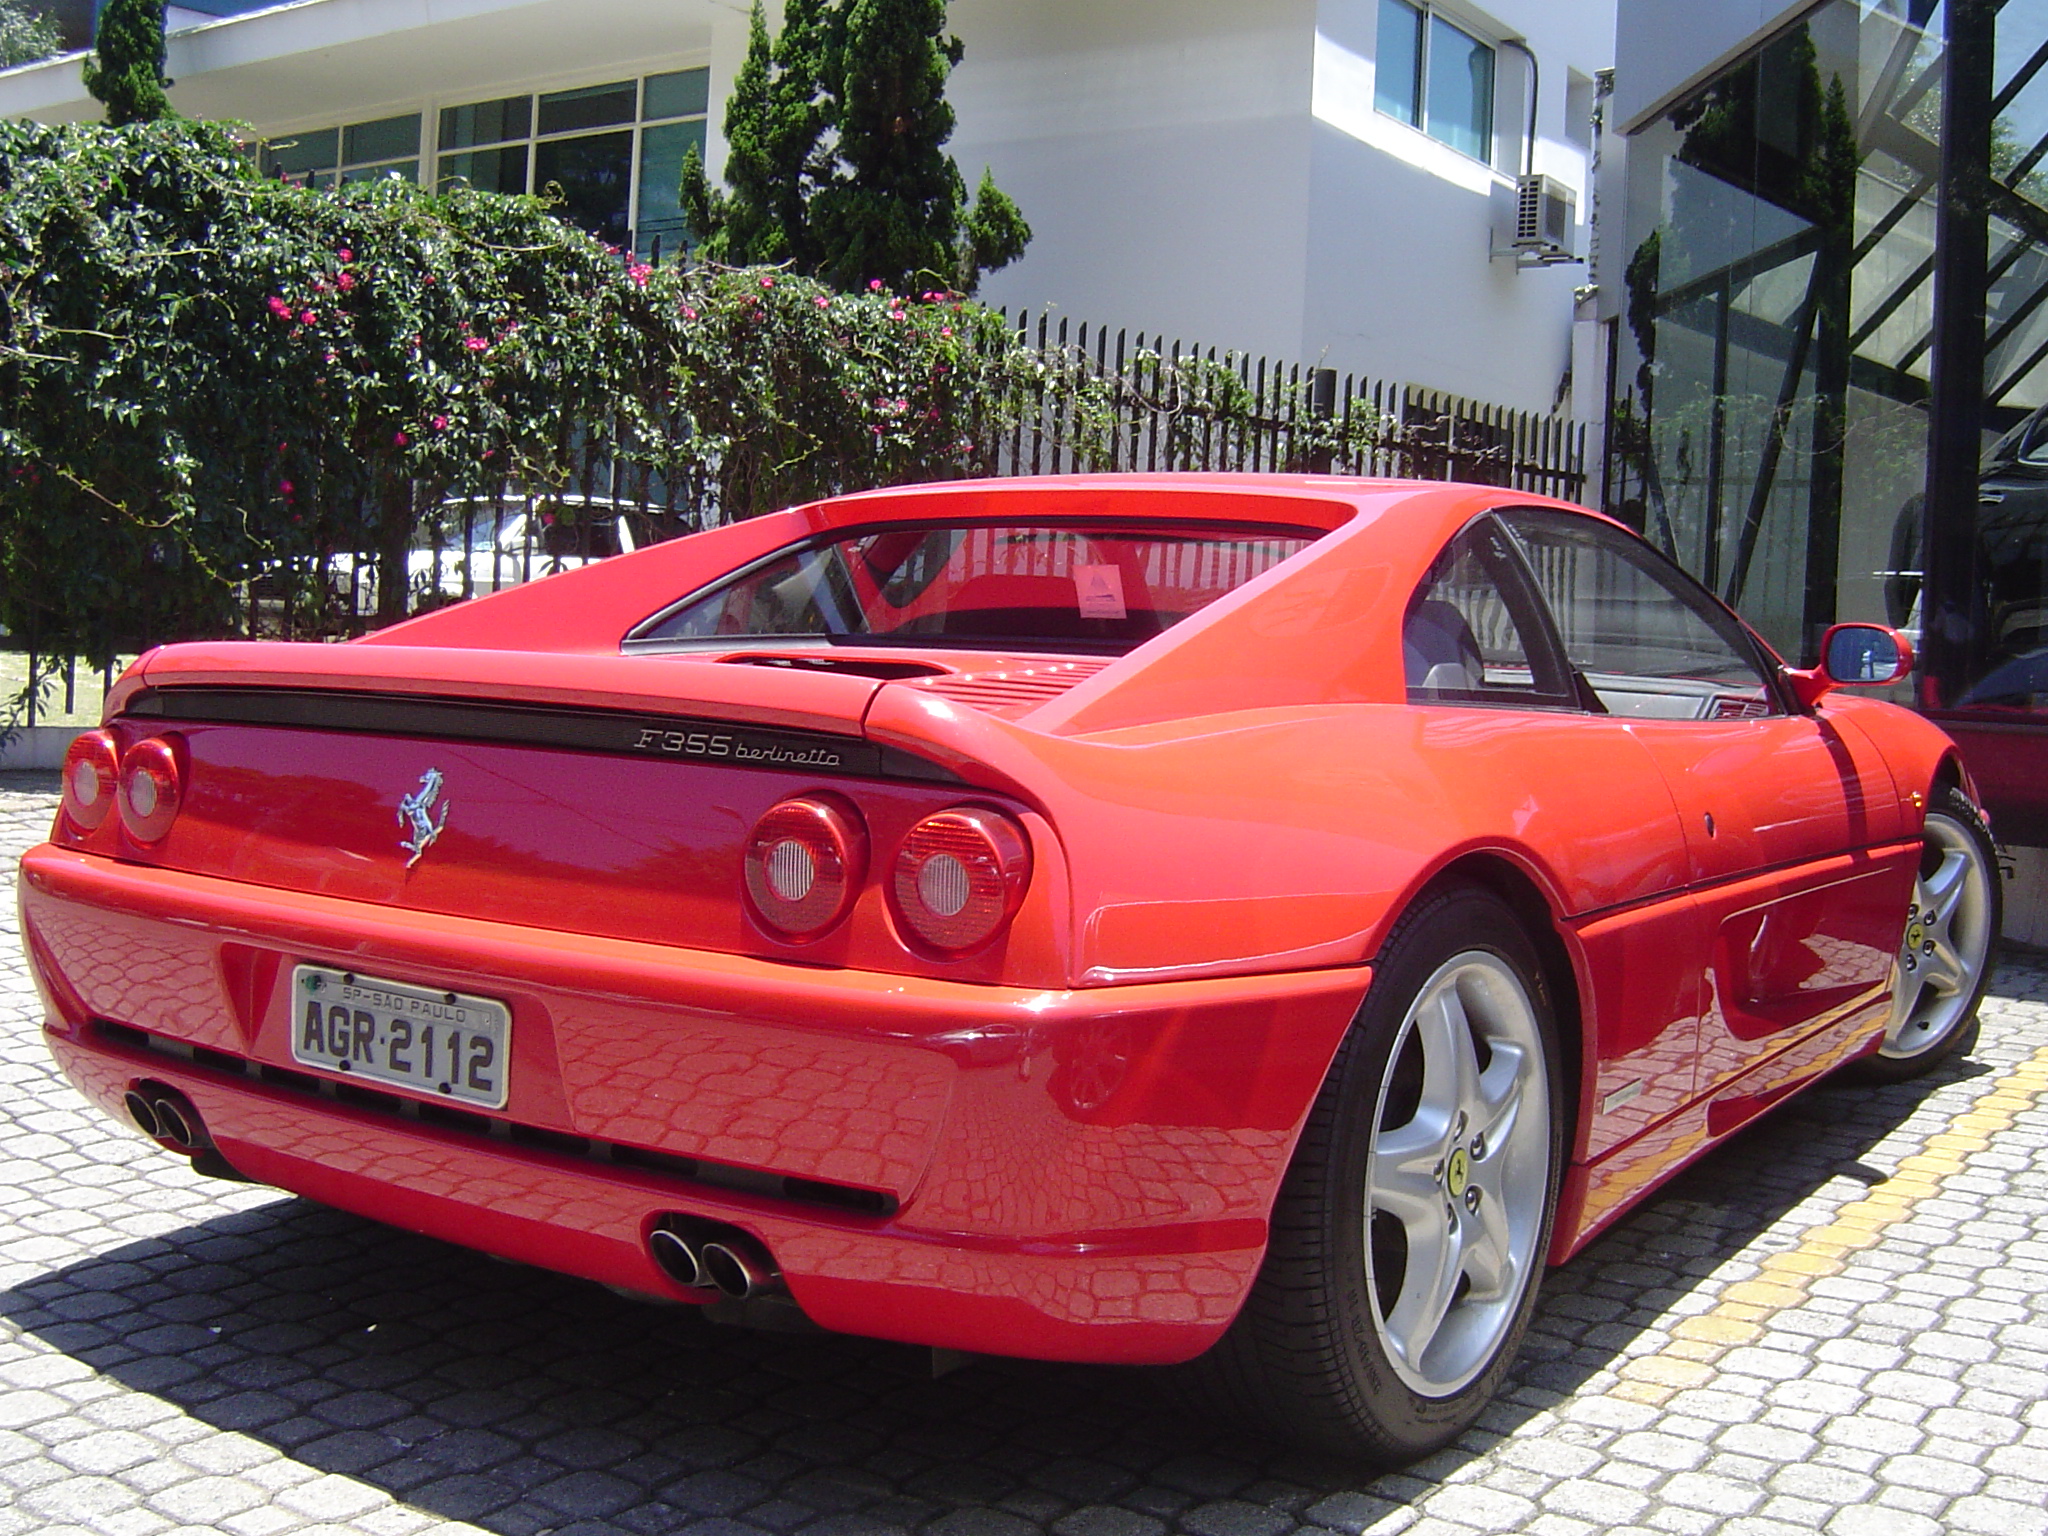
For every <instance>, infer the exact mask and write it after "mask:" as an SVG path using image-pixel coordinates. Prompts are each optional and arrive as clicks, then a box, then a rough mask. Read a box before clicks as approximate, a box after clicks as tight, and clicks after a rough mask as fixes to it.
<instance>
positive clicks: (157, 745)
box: [121, 736, 181, 843]
mask: <svg viewBox="0 0 2048 1536" xmlns="http://www.w3.org/2000/svg"><path fill="white" fill-rule="evenodd" d="M180 794H181V789H180V786H179V782H178V759H177V755H176V754H175V753H173V752H172V751H171V744H170V743H169V742H167V741H165V740H164V739H163V738H162V737H160V736H152V737H150V738H149V740H147V741H138V742H137V743H135V745H134V746H132V747H130V748H129V749H128V751H127V753H126V754H125V755H124V756H123V757H122V759H121V825H122V826H124V827H126V828H127V829H128V835H129V836H130V837H132V838H134V839H135V840H136V841H137V842H139V843H153V842H155V841H157V840H158V839H159V838H161V837H162V836H163V835H164V834H165V833H166V832H168V831H170V830H171V823H172V822H173V821H175V820H176V819H177V816H178V800H179V796H180Z"/></svg>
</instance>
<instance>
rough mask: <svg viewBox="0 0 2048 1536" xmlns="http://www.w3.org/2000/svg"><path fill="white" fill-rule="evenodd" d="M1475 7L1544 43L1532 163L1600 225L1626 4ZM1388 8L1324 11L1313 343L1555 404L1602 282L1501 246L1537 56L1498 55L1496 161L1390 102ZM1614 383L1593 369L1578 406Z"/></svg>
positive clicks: (1488, 395) (1310, 288)
mask: <svg viewBox="0 0 2048 1536" xmlns="http://www.w3.org/2000/svg"><path fill="white" fill-rule="evenodd" d="M1461 11H1462V15H1460V14H1459V13H1452V14H1453V15H1454V16H1456V17H1457V19H1461V20H1468V21H1469V22H1470V24H1471V25H1472V28H1473V30H1474V31H1475V32H1477V33H1478V34H1479V35H1481V36H1482V37H1487V38H1490V39H1493V40H1496V41H1499V40H1505V39H1508V38H1520V39H1523V40H1525V41H1526V42H1527V44H1528V46H1529V48H1530V49H1531V50H1532V51H1533V52H1534V53H1535V54H1536V57H1537V61H1538V74H1537V133H1536V142H1535V146H1534V152H1533V156H1531V157H1530V159H1531V160H1532V161H1533V165H1534V168H1535V169H1536V170H1537V171H1540V172H1543V173H1545V174H1547V175H1550V176H1553V177H1555V178H1557V179H1558V180H1559V181H1561V182H1563V183H1564V184H1565V185H1567V186H1569V187H1570V188H1571V189H1572V190H1573V192H1574V194H1575V195H1576V198H1577V203H1578V210H1579V217H1580V219H1581V221H1583V220H1584V219H1585V217H1586V215H1587V213H1588V212H1589V210H1590V207H1591V197H1590V188H1589V186H1588V178H1587V166H1588V153H1589V141H1590V130H1589V128H1588V126H1587V124H1588V122H1589V121H1590V117H1589V114H1590V108H1591V104H1592V95H1591V85H1592V81H1593V77H1594V75H1595V73H1596V72H1597V71H1599V70H1601V69H1604V68H1606V67H1608V64H1609V62H1610V48H1611V42H1612V37H1613V16H1614V7H1613V3H1612V0H1516V3H1513V4H1497V5H1496V7H1495V9H1493V10H1492V11H1490V12H1487V13H1480V12H1477V11H1472V10H1470V9H1467V8H1462V7H1461ZM1377 21H1378V0H1321V3H1320V4H1319V6H1318V16H1317V33H1316V39H1315V48H1316V59H1317V67H1316V82H1315V92H1314V100H1313V107H1314V115H1315V118H1316V136H1315V146H1314V158H1313V169H1312V173H1311V176H1312V192H1311V197H1310V206H1311V208H1312V210H1313V213H1312V217H1311V220H1310V224H1309V229H1308V259H1309V272H1310V275H1309V280H1308V284H1307V295H1308V296H1307V302H1306V304H1305V306H1304V312H1303V317H1302V345H1303V347H1304V348H1308V347H1315V348H1317V349H1318V350H1319V352H1320V354H1321V356H1322V357H1323V358H1324V360H1326V361H1327V362H1328V363H1330V364H1331V365H1333V366H1336V367H1338V368H1340V369H1347V370H1348V369H1353V368H1363V369H1367V370H1370V371H1372V372H1373V373H1375V374H1377V375H1380V376H1383V377H1390V378H1393V379H1395V380H1398V381H1400V382H1403V383H1413V384H1423V385H1427V386H1430V387H1432V388H1436V389H1444V390H1449V391H1451V392H1453V393H1457V394H1463V395H1470V396H1475V397H1477V398H1479V399H1483V400H1486V401H1489V402H1492V403H1497V404H1501V405H1509V406H1514V407H1516V408H1517V409H1521V410H1531V411H1548V410H1550V409H1552V408H1553V405H1555V404H1557V403H1559V402H1560V400H1561V399H1563V398H1565V397H1564V396H1563V394H1562V386H1563V384H1564V382H1565V379H1566V376H1567V373H1568V371H1569V370H1570V368H1571V359H1572V328H1573V324H1574V307H1575V306H1574V302H1573V297H1572V291H1573V289H1574V288H1575V287H1576V286H1577V285H1579V284H1582V283H1584V282H1586V281H1587V278H1586V269H1585V267H1584V266H1583V265H1561V266H1555V267H1549V268H1544V269H1532V270H1517V268H1516V265H1515V262H1514V260H1513V259H1512V257H1507V256H1502V257H1498V258H1496V257H1494V256H1493V255H1492V251H1493V249H1494V247H1495V240H1496V232H1497V223H1498V220H1499V218H1500V216H1501V210H1500V202H1499V200H1500V199H1501V198H1502V197H1503V196H1506V195H1508V194H1509V193H1510V192H1511V191H1512V187H1513V178H1514V176H1515V174H1516V173H1518V172H1519V171H1520V170H1521V169H1522V167H1523V165H1524V163H1525V141H1526V138H1527V133H1528V115H1529V96H1528V92H1529V87H1530V74H1529V66H1528V61H1527V59H1526V58H1525V57H1524V56H1523V55H1522V54H1521V53H1520V52H1519V51H1518V50H1516V49H1514V48H1511V47H1505V46H1504V47H1501V48H1500V49H1499V50H1498V52H1497V55H1496V60H1495V113H1494V130H1495V131H1494V152H1493V163H1492V165H1491V166H1490V167H1489V166H1486V165H1482V164H1480V163H1479V162H1478V161H1476V160H1473V159H1471V158H1470V157H1468V156H1465V155H1461V154H1459V153H1458V152H1457V151H1455V150H1452V149H1450V148H1448V147H1446V146H1444V145H1442V144H1439V143H1437V142H1436V141H1435V140H1433V139H1431V138H1429V137H1427V136H1426V135H1424V134H1422V133H1419V132H1417V131H1416V130H1415V129H1413V128H1410V127H1408V126H1407V125H1406V124H1404V123H1401V122H1398V121H1396V120H1395V119H1393V118H1390V117H1388V116H1386V115H1385V114H1384V113H1381V112H1378V111H1376V110H1375V109H1374V107H1373V84H1374V73H1375V71H1374V60H1375V58H1376V57H1377V52H1378V48H1377V42H1378V39H1377ZM1503 243H1504V242H1503ZM1578 249H1579V250H1580V251H1581V252H1582V253H1583V251H1584V249H1585V230H1584V228H1583V222H1582V227H1581V229H1580V230H1579V232H1578ZM1597 396H1598V381H1589V383H1588V387H1583V388H1577V389H1575V390H1574V391H1573V392H1572V394H1571V395H1570V396H1569V401H1570V403H1571V404H1573V405H1574V406H1576V407H1577V408H1578V411H1579V413H1580V414H1581V415H1584V416H1587V417H1590V416H1592V415H1594V414H1596V407H1597Z"/></svg>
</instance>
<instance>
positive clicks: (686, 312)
mask: <svg viewBox="0 0 2048 1536" xmlns="http://www.w3.org/2000/svg"><path fill="white" fill-rule="evenodd" d="M683 318H684V319H685V320H694V319H696V318H697V311H695V310H694V309H692V308H690V306H689V305H687V304H685V305H684V306H683Z"/></svg>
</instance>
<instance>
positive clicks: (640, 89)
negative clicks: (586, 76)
mask: <svg viewBox="0 0 2048 1536" xmlns="http://www.w3.org/2000/svg"><path fill="white" fill-rule="evenodd" d="M692 73H702V74H703V75H704V77H705V100H704V104H703V106H702V107H700V108H699V109H697V110H696V111H694V112H671V113H665V114H663V115H661V116H658V117H652V116H649V115H648V114H649V110H650V105H649V100H648V98H649V96H650V95H651V94H652V93H651V91H650V89H649V82H651V81H654V80H660V79H664V78H666V77H668V76H671V75H686V74H692ZM607 86H611V87H629V88H630V89H631V92H632V97H633V109H632V115H631V116H630V117H628V118H626V119H624V120H622V121H619V122H614V123H600V124H592V125H587V126H583V127H574V128H555V129H543V128H542V126H541V113H542V103H543V102H545V101H546V100H547V99H548V98H550V97H569V96H574V95H576V94H578V93H581V92H590V91H598V90H602V89H604V88H605V87H607ZM520 97H524V98H525V100H526V128H525V132H524V133H521V134H515V135H512V136H510V137H503V138H477V139H474V140H472V141H471V142H468V143H462V144H448V145H444V144H443V143H442V142H441V140H442V137H443V134H442V126H441V125H442V115H443V114H444V113H448V112H459V111H461V110H463V109H464V108H466V107H479V106H487V105H491V104H494V103H496V102H500V101H511V100H516V99H518V98H520ZM432 116H433V124H434V129H433V140H434V150H433V155H432V162H433V180H432V183H431V184H432V186H433V187H434V189H435V190H436V191H440V190H442V189H443V187H444V183H446V182H448V181H450V180H451V179H452V178H451V177H449V176H447V175H445V174H444V173H443V171H442V169H441V167H442V163H443V162H444V161H446V160H450V159H453V158H455V157H457V156H462V155H475V154H483V153H488V152H490V151H494V150H508V149H519V150H522V151H524V154H525V183H526V185H525V187H524V188H523V189H522V190H523V191H525V192H527V193H529V194H531V193H534V192H537V191H539V190H540V186H539V185H538V184H537V183H539V177H540V148H541V146H542V145H543V144H561V143H567V142H570V141H572V140H576V139H593V138H601V137H603V136H605V135H607V134H616V133H624V134H626V135H628V136H629V143H628V145H627V150H626V154H627V164H628V186H629V196H628V197H627V201H626V230H627V238H628V240H629V241H631V242H632V243H633V245H634V246H635V248H636V249H639V248H640V247H641V246H642V245H643V244H644V243H645V242H644V241H643V239H642V235H643V230H642V224H643V220H642V218H641V205H642V201H643V198H644V193H645V187H644V182H645V180H646V178H645V176H644V174H643V172H644V170H645V163H644V157H645V154H646V136H647V132H648V130H650V129H661V128H674V127H683V126H687V125H690V124H698V125H701V127H702V131H703V134H704V142H705V144H706V146H707V147H708V145H709V143H710V134H711V102H710V68H709V66H708V65H705V64H686V65H683V66H681V67H680V68H676V69H656V70H650V71H646V72H644V73H639V74H632V75H628V76H626V77H625V78H623V79H614V80H593V81H586V82H584V83H582V84H576V85H571V84H565V83H557V84H555V85H554V87H553V88H552V89H542V88H540V87H538V86H536V87H534V88H531V89H528V90H524V91H513V92H511V93H509V94H508V95H505V96H493V97H488V98H486V99H485V100H482V101H447V102H437V103H436V104H435V106H434V108H433V113H432ZM656 233H657V234H659V233H661V232H660V231H657V232H656ZM678 236H679V242H680V241H681V240H682V238H683V236H682V232H681V231H678ZM642 254H645V252H644V251H643V252H642Z"/></svg>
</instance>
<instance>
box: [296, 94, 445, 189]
mask: <svg viewBox="0 0 2048 1536" xmlns="http://www.w3.org/2000/svg"><path fill="white" fill-rule="evenodd" d="M262 163H263V174H264V175H266V176H275V177H277V178H278V179H280V180H282V181H289V182H291V183H292V184H293V185H295V186H301V187H331V186H333V185H334V184H335V183H336V182H337V181H367V180H369V179H370V178H372V177H375V176H403V177H404V178H405V179H406V180H407V181H418V180H419V179H420V114H419V113H417V112H408V113H406V114H404V115H403V116H400V117H380V118H378V119H376V120H375V121H374V122H368V123H346V124H343V125H342V126H340V127H338V128H309V129H307V130H305V131H304V132H302V133H293V134H288V135H286V136H284V137H282V138H279V139H277V140H275V141H273V142H271V143H268V144H265V145H264V146H263V161H262Z"/></svg>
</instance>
